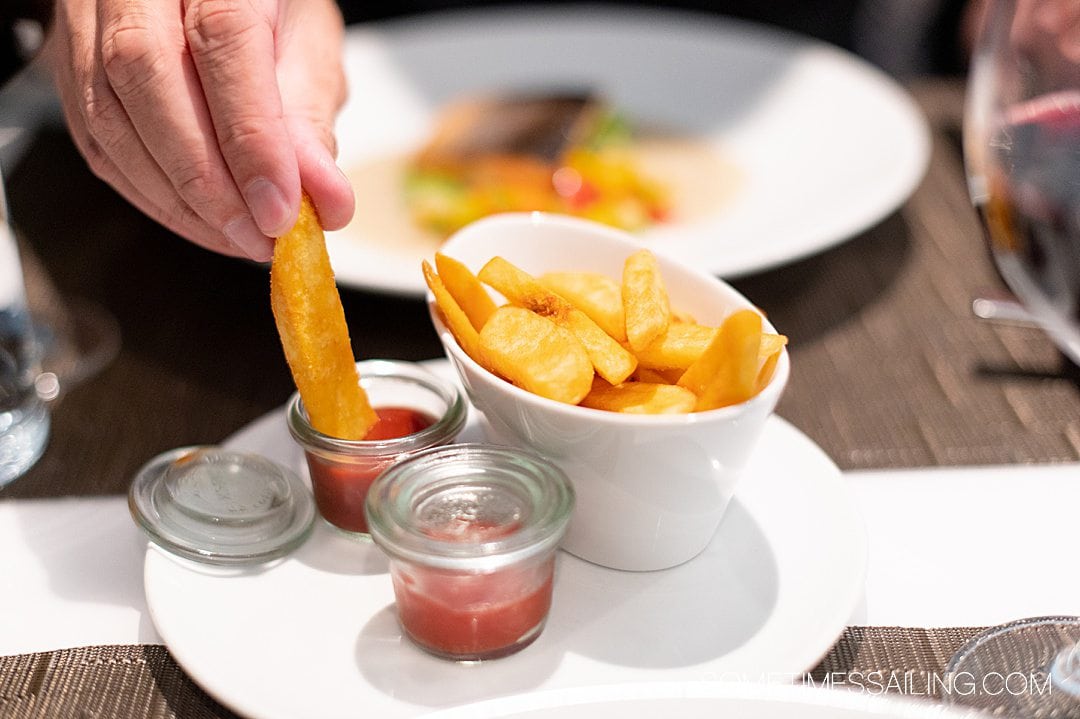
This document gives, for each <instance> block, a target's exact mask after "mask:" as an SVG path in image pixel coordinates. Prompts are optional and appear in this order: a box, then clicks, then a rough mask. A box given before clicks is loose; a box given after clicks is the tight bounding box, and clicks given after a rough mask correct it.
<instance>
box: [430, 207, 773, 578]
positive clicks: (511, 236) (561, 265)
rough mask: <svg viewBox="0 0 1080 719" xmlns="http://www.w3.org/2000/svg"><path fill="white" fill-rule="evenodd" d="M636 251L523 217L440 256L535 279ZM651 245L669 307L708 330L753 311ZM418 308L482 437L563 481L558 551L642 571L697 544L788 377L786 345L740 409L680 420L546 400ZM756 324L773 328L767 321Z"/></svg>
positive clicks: (566, 225) (608, 265)
mask: <svg viewBox="0 0 1080 719" xmlns="http://www.w3.org/2000/svg"><path fill="white" fill-rule="evenodd" d="M641 246H642V245H641V243H640V242H639V241H637V240H635V239H634V238H633V237H632V236H630V235H628V234H627V233H624V232H621V231H619V230H614V229H611V228H609V227H606V226H603V225H599V224H596V223H593V222H588V221H585V220H579V219H575V218H570V217H562V216H557V215H547V214H543V213H522V214H505V215H497V216H492V217H488V218H485V219H483V220H480V221H478V222H475V223H473V224H471V225H468V226H467V227H464V228H462V229H461V230H460V231H459V232H457V233H456V234H454V235H453V236H452V237H451V238H450V239H449V240H447V241H446V243H445V244H444V245H443V246H442V247H441V251H442V252H443V253H445V254H447V255H449V256H451V257H454V258H456V259H458V260H460V261H462V262H464V263H465V264H466V265H468V266H469V267H470V268H471V269H472V270H473V271H474V272H477V271H479V269H480V268H481V267H482V266H483V265H484V263H486V262H487V261H488V260H489V259H491V258H492V257H493V256H495V255H501V256H503V257H505V258H506V259H507V260H509V261H510V262H512V263H514V264H516V265H517V266H519V267H521V268H522V269H524V270H526V271H527V272H530V273H532V274H534V275H539V274H542V273H544V272H548V271H553V270H583V271H595V272H603V273H605V274H607V275H609V276H611V277H613V278H616V279H618V278H621V276H622V268H623V262H624V261H625V259H626V258H627V257H628V256H629V255H630V254H631V253H632V252H634V251H635V250H637V249H640V247H641ZM652 249H653V250H654V252H655V253H656V255H657V258H658V260H659V262H660V268H661V272H662V273H663V277H664V280H665V282H666V284H667V290H668V295H669V297H670V299H671V305H672V307H673V308H677V309H680V310H683V311H686V312H689V313H691V314H692V315H693V316H694V317H695V318H696V319H697V321H698V322H700V323H702V324H706V325H713V326H718V325H719V324H720V322H721V321H722V320H723V319H724V317H726V316H727V315H728V314H730V313H731V312H732V311H733V310H735V309H739V308H744V307H752V304H751V303H750V302H749V301H748V300H747V299H746V298H745V297H743V296H742V295H740V294H739V293H738V292H736V291H735V290H734V289H732V288H731V287H730V286H729V285H727V284H726V283H724V282H722V281H720V280H718V279H716V278H715V277H712V276H710V275H707V274H704V273H701V272H698V271H696V270H694V269H691V268H689V267H686V266H685V265H681V264H678V263H676V262H673V261H671V260H669V259H666V258H665V257H664V256H663V255H662V254H661V253H662V251H663V248H661V247H655V248H652ZM495 296H496V297H497V295H495ZM497 299H500V300H501V298H498V297H497ZM428 306H429V309H430V311H431V317H432V321H433V322H434V324H435V328H436V330H437V332H438V334H439V338H440V339H441V341H442V344H443V347H444V348H445V350H446V354H447V356H448V357H449V359H450V362H451V364H452V365H453V366H454V368H455V369H456V371H457V373H458V374H459V376H460V377H461V381H462V383H463V384H464V385H465V389H466V391H467V392H468V395H469V399H470V400H471V401H472V403H473V405H474V406H475V407H476V408H477V409H478V410H480V411H481V412H483V414H484V416H485V417H486V419H487V422H486V423H484V424H485V432H486V433H487V438H488V440H489V441H491V442H495V443H499V444H509V445H513V446H518V447H525V448H528V449H531V450H533V451H534V452H537V453H539V454H541V455H543V456H544V457H546V458H548V459H550V460H551V461H553V462H554V463H556V464H558V465H559V466H560V467H562V469H563V470H564V471H565V472H566V474H567V475H568V476H569V477H570V480H571V481H572V482H573V484H574V490H575V492H576V494H577V507H576V509H575V510H574V516H573V518H572V519H571V521H570V528H569V530H568V532H567V534H566V537H565V539H564V541H563V545H562V546H563V548H564V549H566V550H567V551H569V552H571V553H573V554H575V555H577V556H579V557H581V558H582V559H586V560H588V561H591V562H595V563H596V564H600V565H603V566H606V567H612V568H615V569H626V570H639V571H643V570H654V569H664V568H667V567H672V566H675V565H678V564H681V563H683V562H685V561H687V560H689V559H691V558H693V557H694V556H696V555H697V554H698V553H699V552H701V551H702V550H703V549H704V548H705V547H706V546H707V545H708V543H709V541H710V540H711V539H712V537H713V534H714V533H715V532H716V528H717V527H718V526H719V524H720V520H721V519H722V517H723V515H724V510H725V509H726V508H727V505H728V502H729V501H730V499H731V497H732V494H733V493H734V491H735V484H736V482H737V481H738V479H739V475H740V473H741V471H742V468H743V466H744V465H745V463H746V460H747V458H748V457H749V456H750V453H751V451H752V450H753V449H754V446H755V444H756V442H757V439H758V437H759V435H760V434H761V430H762V428H763V426H764V424H765V420H766V419H767V418H768V416H769V415H770V414H771V413H772V411H773V409H774V408H775V407H776V403H777V401H778V400H779V399H780V395H781V393H782V392H783V389H784V386H785V384H786V383H787V379H788V373H789V370H790V365H789V360H788V356H787V353H786V351H785V352H784V353H783V355H782V356H781V358H780V361H779V362H778V363H777V366H776V371H775V374H774V375H773V379H772V381H771V382H770V383H769V385H768V386H767V387H766V388H765V389H764V390H763V391H762V392H761V393H759V394H758V395H757V396H756V397H754V398H752V399H750V400H749V401H747V402H744V403H742V404H739V405H735V406H731V407H724V408H722V409H717V410H711V411H708V412H695V413H692V414H685V415H654V416H645V415H629V414H619V413H615V412H605V411H601V410H594V409H587V408H584V407H575V406H571V405H567V404H564V403H561V402H556V401H553V400H549V399H545V398H543V397H539V396H537V395H534V394H532V393H530V392H527V391H525V390H523V389H520V388H518V387H515V386H514V385H512V384H510V383H509V382H506V381H505V380H502V379H500V378H498V377H496V376H494V375H492V374H491V373H489V372H488V371H486V370H485V369H483V368H482V367H480V365H478V364H477V363H476V362H474V361H473V360H472V359H471V358H470V357H469V356H468V355H466V354H465V352H464V351H462V349H461V348H460V347H459V346H458V344H457V342H456V341H455V340H454V338H453V335H451V334H450V332H449V330H447V329H446V327H445V325H444V324H443V323H442V321H441V319H440V318H439V314H438V311H437V308H436V306H435V303H434V298H433V297H432V296H431V294H430V293H429V294H428ZM766 331H776V330H775V329H774V328H772V326H771V325H769V324H768V323H766Z"/></svg>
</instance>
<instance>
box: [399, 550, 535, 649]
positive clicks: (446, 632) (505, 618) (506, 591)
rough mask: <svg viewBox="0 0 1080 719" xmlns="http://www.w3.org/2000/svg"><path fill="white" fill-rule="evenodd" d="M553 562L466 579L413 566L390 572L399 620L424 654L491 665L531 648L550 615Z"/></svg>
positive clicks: (453, 573)
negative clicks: (426, 652) (498, 659)
mask: <svg viewBox="0 0 1080 719" xmlns="http://www.w3.org/2000/svg"><path fill="white" fill-rule="evenodd" d="M554 567H555V558H554V556H551V557H548V558H546V559H544V560H542V561H540V562H530V563H529V564H527V565H526V566H509V567H504V568H502V569H498V570H496V571H494V572H491V573H489V574H467V573H462V572H454V571H451V570H445V569H434V568H431V567H418V566H415V565H412V566H405V567H399V568H397V571H395V572H394V576H393V580H394V594H395V597H396V599H397V611H398V620H399V621H400V622H401V626H402V628H403V629H404V630H405V632H406V633H407V634H408V635H409V637H410V638H411V639H412V640H413V641H414V642H416V643H417V644H419V645H420V646H421V647H424V648H425V649H427V650H428V651H430V652H432V653H434V654H437V655H440V656H445V657H449V658H453V659H493V658H495V657H499V656H504V655H506V654H510V653H512V652H514V651H517V650H518V649H520V648H521V647H523V646H525V645H527V644H529V643H530V642H532V641H533V640H534V639H535V638H536V637H537V636H538V635H539V634H540V630H541V629H542V628H543V624H544V620H545V618H546V617H547V615H548V611H549V610H550V609H551V592H552V580H553V577H554Z"/></svg>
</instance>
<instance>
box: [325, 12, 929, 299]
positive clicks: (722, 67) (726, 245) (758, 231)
mask: <svg viewBox="0 0 1080 719" xmlns="http://www.w3.org/2000/svg"><path fill="white" fill-rule="evenodd" d="M346 72H347V75H348V78H349V85H350V99H349V102H348V103H347V105H346V106H345V108H344V109H343V111H342V114H341V117H340V119H339V122H338V139H339V143H340V148H341V158H340V161H341V165H342V166H343V167H344V168H346V169H347V170H351V168H355V167H357V166H358V165H362V164H363V163H364V162H365V161H371V160H374V159H377V158H380V157H385V156H387V155H392V154H395V153H402V152H408V151H409V150H412V149H415V148H416V147H418V146H420V145H421V144H422V143H423V142H424V141H425V139H426V138H427V136H428V133H429V132H430V129H431V125H432V121H433V117H434V115H435V113H436V111H437V110H438V109H439V108H440V107H441V106H442V105H443V104H445V103H446V102H448V101H450V100H452V99H455V98H460V97H462V96H468V95H470V94H475V93H477V92H483V91H500V90H512V89H518V90H520V89H523V88H524V89H530V88H550V87H560V86H561V87H565V86H575V87H588V88H592V89H594V90H596V91H598V92H599V93H601V94H602V95H603V96H605V97H606V98H608V99H609V100H610V101H611V102H612V104H613V105H614V106H615V107H616V108H617V109H619V110H620V111H621V112H622V113H624V114H625V115H626V116H627V117H628V118H629V119H630V120H631V121H632V122H633V123H635V124H636V125H638V126H656V127H662V128H669V129H671V130H674V131H676V132H680V133H685V134H686V135H688V136H691V137H696V138H698V139H700V140H701V141H703V142H705V143H707V144H709V145H712V146H715V148H716V149H717V150H718V152H719V153H720V154H721V155H722V156H723V157H724V158H725V159H726V160H727V161H728V162H730V163H732V164H733V165H734V166H735V167H736V168H737V169H738V172H739V173H740V174H741V177H740V179H739V181H738V183H737V187H736V188H735V189H734V190H733V192H732V193H731V196H730V198H729V199H728V200H727V201H726V202H723V203H720V206H718V207H717V209H716V211H715V213H714V214H711V215H706V216H705V217H703V218H701V219H699V220H695V221H693V222H684V223H674V224H671V225H668V226H663V227H657V228H655V229H653V230H650V231H648V232H645V233H643V234H642V239H643V241H646V242H648V243H649V246H650V247H652V248H654V249H655V250H657V251H661V252H665V253H668V254H670V255H672V256H673V257H675V258H677V259H681V260H683V261H685V262H688V263H690V264H693V265H695V266H697V267H701V268H703V269H705V270H707V271H710V272H712V273H714V274H717V275H721V276H724V277H734V276H738V275H742V274H747V273H749V272H754V271H758V270H763V269H767V268H769V267H773V266H776V265H779V264H783V263H786V262H789V261H792V260H795V259H797V258H800V257H804V256H806V255H809V254H812V253H814V252H817V251H819V250H822V249H825V248H827V247H830V246H832V245H834V244H837V243H839V242H842V241H844V240H846V239H849V238H851V237H852V236H854V235H855V234H857V233H858V232H860V231H861V230H864V229H866V228H867V227H869V226H871V225H872V224H873V223H875V222H877V221H878V220H880V219H882V218H884V217H885V216H886V215H888V214H889V213H890V212H892V211H893V210H895V209H896V208H897V207H898V206H899V205H900V204H901V203H902V202H903V201H904V200H905V199H906V198H907V197H908V195H910V193H911V192H912V190H913V189H914V188H915V186H916V185H917V183H918V182H919V181H920V179H921V178H922V176H923V173H924V172H925V169H926V165H927V161H928V159H929V153H930V144H929V133H928V130H927V125H926V121H925V119H924V117H923V116H922V114H921V113H920V111H919V110H918V109H917V108H916V107H915V105H914V103H913V102H912V100H911V98H910V97H909V96H908V95H907V94H906V93H905V92H904V91H903V90H902V89H901V88H900V87H899V86H898V85H897V84H896V83H895V82H894V81H893V80H892V79H890V78H889V77H888V76H886V75H885V74H884V73H882V72H880V71H878V70H877V69H875V68H873V67H872V66H870V65H869V64H868V63H866V62H864V61H862V60H860V59H858V58H856V57H855V56H853V55H851V54H849V53H846V52H844V51H841V50H839V49H837V48H835V47H833V46H831V45H827V44H824V43H821V42H818V41H815V40H810V39H806V38H802V37H799V36H796V35H792V34H787V33H780V32H778V31H774V30H770V29H767V28H765V27H762V26H758V25H753V24H747V23H743V22H737V21H733V20H724V19H721V18H715V17H709V16H704V15H694V14H687V13H680V12H674V11H660V10H654V9H644V8H638V9H630V8H621V9H618V10H616V9H612V8H603V7H597V6H593V7H564V8H555V9H551V8H549V9H532V8H524V7H520V8H513V9H511V10H506V9H503V10H498V9H485V10H474V11H459V12H451V13H439V14H432V15H428V16H418V17H416V18H413V19H408V20H399V21H394V22H384V23H378V24H371V25H361V26H355V27H354V28H352V29H351V31H350V33H349V35H348V39H347V47H346ZM364 201H365V198H364V197H361V198H358V202H359V205H358V207H359V208H360V209H359V210H358V212H360V213H363V212H364V209H363V203H364ZM384 201H385V200H383V199H380V200H379V202H384ZM362 225H363V223H361V222H359V221H354V222H353V224H352V225H350V226H349V227H347V228H345V229H344V230H341V231H338V232H333V233H330V236H329V249H330V255H331V258H332V261H333V264H334V269H335V271H336V274H337V278H338V281H339V282H340V283H341V284H343V285H346V286H352V287H357V288H363V289H371V290H377V291H382V292H388V293H396V294H403V295H413V296H419V295H422V294H423V291H424V287H423V278H422V276H421V274H420V269H419V266H420V259H421V258H422V257H429V256H430V255H431V254H432V253H433V251H434V243H432V242H429V241H423V240H417V239H416V238H411V239H410V238H408V237H404V236H398V235H396V234H394V233H393V232H392V231H389V230H388V231H386V232H385V234H383V233H382V232H380V233H375V232H373V231H371V230H364V229H362ZM376 235H379V236H376Z"/></svg>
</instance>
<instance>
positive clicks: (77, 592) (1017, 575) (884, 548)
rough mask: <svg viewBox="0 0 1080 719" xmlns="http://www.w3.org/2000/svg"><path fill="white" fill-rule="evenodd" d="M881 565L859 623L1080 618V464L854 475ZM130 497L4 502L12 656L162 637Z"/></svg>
mask: <svg viewBox="0 0 1080 719" xmlns="http://www.w3.org/2000/svg"><path fill="white" fill-rule="evenodd" d="M845 479H846V482H847V484H848V485H849V487H850V489H851V491H852V492H853V494H854V496H855V498H856V502H857V504H858V506H859V509H860V511H861V512H862V515H863V518H864V520H865V522H866V527H867V536H868V543H869V555H870V564H869V568H868V573H867V580H866V596H865V601H864V603H863V605H862V606H861V607H860V608H859V609H858V610H857V611H856V614H855V616H853V617H852V620H851V622H852V624H868V625H896V626H921V627H935V626H981V625H990V624H997V623H1001V622H1006V621H1010V620H1013V619H1018V618H1021V617H1026V616H1039V615H1050V614H1076V615H1080V572H1077V571H1076V570H1075V565H1074V563H1073V562H1072V561H1071V558H1074V557H1075V548H1076V542H1077V527H1078V526H1080V525H1078V522H1077V516H1078V514H1080V465H1078V464H1068V465H1049V466H1012V467H990V468H970V469H967V468H963V469H921V470H904V471H883V472H853V473H849V474H847V475H846V477H845ZM145 546H146V545H145V540H144V539H143V536H142V534H141V533H140V532H139V530H138V529H137V528H136V527H135V525H134V524H133V522H132V520H131V517H130V515H129V514H128V510H127V502H126V500H125V499H124V498H122V497H107V498H88V499H53V500H7V501H4V502H0V655H9V654H20V653H25V652H37V651H49V650H54V649H61V648H66V647H75V646H86V645H94V644H134V643H160V642H161V639H160V637H159V636H158V634H157V632H156V631H155V629H154V625H153V621H152V618H151V617H150V616H149V613H148V610H147V606H146V601H145V599H144V597H143V585H142V566H143V554H144V551H145Z"/></svg>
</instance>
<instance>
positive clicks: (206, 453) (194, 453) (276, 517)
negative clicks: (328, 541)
mask: <svg viewBox="0 0 1080 719" xmlns="http://www.w3.org/2000/svg"><path fill="white" fill-rule="evenodd" d="M128 507H129V508H130V510H131V515H132V517H133V518H134V519H135V522H136V524H138V525H139V527H141V528H142V530H143V531H144V532H146V534H147V535H149V537H150V540H151V541H153V542H154V543H155V544H157V545H159V546H161V547H162V548H163V549H165V550H167V551H169V552H171V553H173V554H176V555H179V556H182V557H185V558H187V559H193V560H196V561H200V562H205V563H208V564H247V563H250V564H255V563H260V562H265V561H268V560H271V559H275V558H277V557H280V556H282V555H284V554H287V553H288V552H290V551H292V550H293V549H295V548H296V547H298V546H299V545H300V544H301V543H303V541H304V540H305V539H306V538H307V537H308V535H309V534H310V532H311V528H312V526H313V524H314V521H315V503H314V500H313V499H312V497H311V492H310V490H308V488H307V487H306V486H305V485H304V483H303V481H302V480H301V479H300V477H299V476H297V474H296V473H295V472H292V471H290V470H289V469H287V468H285V467H283V466H281V465H279V464H277V463H275V462H272V461H270V460H269V459H267V458H265V457H262V456H260V455H257V454H246V453H242V452H234V451H230V450H226V449H222V448H219V447H181V448H179V449H174V450H171V451H169V452H165V453H164V454H161V455H158V456H157V457H155V458H154V459H152V460H150V461H149V462H148V463H147V464H146V465H144V466H143V467H142V469H140V470H139V472H138V473H137V474H136V476H135V479H134V480H133V481H132V483H131V487H130V489H129V491H128Z"/></svg>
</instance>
